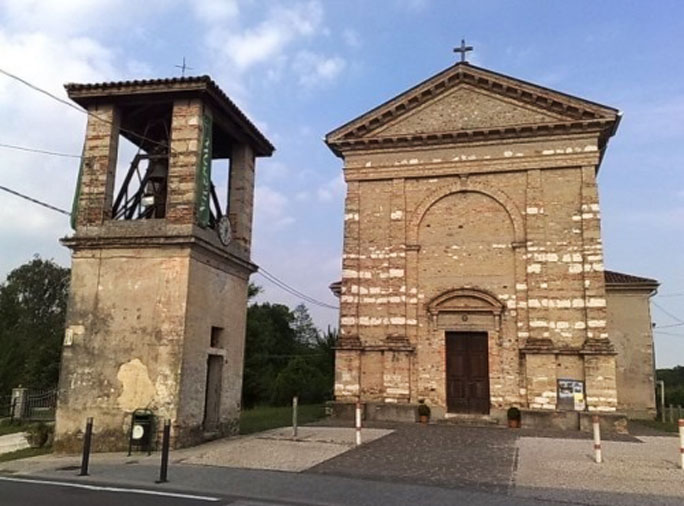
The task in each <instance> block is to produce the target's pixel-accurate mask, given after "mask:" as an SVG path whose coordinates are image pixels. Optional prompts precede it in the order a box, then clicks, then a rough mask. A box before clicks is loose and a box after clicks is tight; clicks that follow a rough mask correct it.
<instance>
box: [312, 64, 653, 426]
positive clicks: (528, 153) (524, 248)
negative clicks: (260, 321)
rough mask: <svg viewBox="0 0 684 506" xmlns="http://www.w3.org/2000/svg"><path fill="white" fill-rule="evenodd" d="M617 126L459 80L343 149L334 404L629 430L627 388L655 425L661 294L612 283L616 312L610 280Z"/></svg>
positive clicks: (575, 102) (346, 132)
mask: <svg viewBox="0 0 684 506" xmlns="http://www.w3.org/2000/svg"><path fill="white" fill-rule="evenodd" d="M619 121H620V114H619V112H618V110H617V109H615V108H612V107H608V106H604V105H600V104H597V103H594V102H590V101H588V100H584V99H580V98H577V97H573V96H569V95H566V94H563V93H559V92H556V91H553V90H550V89H547V88H543V87H540V86H536V85H533V84H530V83H527V82H524V81H521V80H518V79H514V78H511V77H509V76H504V75H501V74H498V73H495V72H492V71H489V70H485V69H482V68H479V67H476V66H474V65H471V64H468V63H465V62H462V63H458V64H456V65H454V66H452V67H449V68H448V69H446V70H445V71H443V72H441V73H439V74H437V75H435V76H433V77H432V78H430V79H428V80H426V81H424V82H423V83H421V84H419V85H417V86H415V87H414V88H412V89H410V90H408V91H407V92H405V93H403V94H401V95H399V96H397V97H395V98H393V99H391V100H389V101H388V102H386V103H384V104H382V105H380V106H379V107H377V108H375V109H373V110H371V111H369V112H368V113H366V114H363V115H362V116H360V117H358V118H356V119H354V120H352V121H351V122H349V123H347V124H345V125H343V126H341V127H340V128H338V129H336V130H334V131H332V132H331V133H329V134H328V135H327V137H326V142H327V144H328V146H329V147H330V148H331V150H332V151H333V152H334V153H335V154H336V155H337V156H339V157H341V158H342V159H343V161H344V175H345V180H346V182H347V195H346V201H345V213H344V220H345V226H344V252H343V260H342V269H343V270H342V280H341V283H340V284H339V286H338V287H337V288H338V290H339V296H340V341H339V344H338V348H337V352H336V378H335V398H336V401H338V402H339V403H347V402H356V401H358V400H360V401H361V402H363V403H366V404H367V405H369V406H370V405H372V406H376V408H377V410H378V412H379V413H381V412H387V413H395V414H397V413H400V412H401V409H402V406H403V407H405V408H407V409H406V410H405V411H406V412H408V411H409V409H408V408H411V409H412V407H414V406H415V405H416V403H418V402H419V401H423V400H424V401H425V402H426V403H427V404H428V405H430V407H431V408H432V413H433V417H442V416H450V415H459V414H471V415H490V416H493V417H503V416H505V410H506V409H507V408H509V407H511V406H517V407H520V408H523V409H525V410H528V411H529V412H530V413H533V412H556V411H559V410H566V409H567V410H570V411H582V412H593V413H614V412H616V411H618V410H619V408H620V407H621V405H620V402H621V400H620V399H621V396H620V388H621V386H620V385H619V383H620V382H622V381H626V382H628V383H629V382H631V383H629V384H630V387H629V388H631V389H632V390H634V391H638V392H639V394H638V395H637V397H639V399H640V400H639V401H638V402H636V403H632V404H633V405H631V407H630V409H632V410H633V411H634V412H635V413H637V412H638V413H639V414H641V415H642V416H649V415H650V413H651V412H652V411H653V410H654V408H655V406H654V399H653V347H652V335H651V330H650V316H649V315H648V298H649V296H650V295H651V294H652V293H653V292H654V290H655V289H656V288H657V282H656V281H654V280H650V279H647V278H637V277H633V276H631V277H630V276H627V277H623V278H620V276H621V275H620V274H619V273H613V274H614V276H613V277H612V278H611V279H609V280H608V285H609V291H610V290H612V292H611V293H614V294H615V295H611V297H613V299H615V300H618V302H617V303H615V304H613V305H612V306H611V308H615V310H614V311H612V312H611V308H609V307H608V302H607V299H608V295H607V289H606V286H607V273H606V271H605V270H604V264H603V246H602V243H601V227H600V223H601V219H600V209H599V198H598V189H597V181H596V177H597V172H598V170H599V166H600V163H601V159H602V157H603V156H604V153H605V150H606V147H607V144H608V141H609V139H610V138H611V137H612V136H613V135H614V134H615V132H616V130H617V127H618V124H619ZM611 280H612V281H611ZM616 280H619V281H616ZM611 287H612V288H611ZM626 294H629V296H632V297H634V298H632V299H628V300H629V301H636V300H637V299H638V301H639V302H635V306H634V307H636V306H638V307H639V308H640V309H639V311H637V313H636V314H638V318H639V325H637V326H636V327H634V326H633V325H631V324H630V325H631V326H629V328H624V325H627V324H626V323H625V322H624V320H623V319H622V317H621V316H620V315H621V314H622V313H621V309H620V308H621V307H622V306H620V304H622V302H619V301H620V300H623V299H620V297H623V298H624V297H625V296H626ZM644 301H645V305H644ZM644 308H645V312H644ZM609 314H610V316H609ZM645 319H648V322H646V321H645ZM609 320H610V321H609ZM632 323H634V322H632ZM612 327H614V328H615V329H619V331H618V332H616V333H615V336H618V337H619V338H620V339H621V342H620V343H616V342H615V341H614V336H613V330H612ZM635 328H638V330H634V329H635ZM637 348H638V349H639V350H640V352H639V353H636V354H631V355H629V357H628V359H625V358H624V357H623V356H621V355H620V356H619V355H618V354H619V353H622V352H624V350H625V349H629V350H633V349H637ZM625 360H628V362H629V363H627V364H625V363H624V361H625ZM644 362H645V363H644ZM634 364H636V365H634ZM630 367H631V368H632V369H630ZM625 371H627V372H625ZM366 413H367V415H368V413H369V411H368V409H367V411H366Z"/></svg>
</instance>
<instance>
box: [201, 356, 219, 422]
mask: <svg viewBox="0 0 684 506" xmlns="http://www.w3.org/2000/svg"><path fill="white" fill-rule="evenodd" d="M222 380H223V357H222V356H221V355H209V357H208V358H207V384H206V391H205V399H204V423H203V425H204V430H205V431H207V432H213V431H216V430H218V424H219V420H220V418H221V387H222V382H223V381H222Z"/></svg>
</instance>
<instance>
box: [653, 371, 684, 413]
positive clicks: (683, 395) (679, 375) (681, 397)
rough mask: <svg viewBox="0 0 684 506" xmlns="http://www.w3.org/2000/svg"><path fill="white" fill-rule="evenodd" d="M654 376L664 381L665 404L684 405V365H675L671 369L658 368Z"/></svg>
mask: <svg viewBox="0 0 684 506" xmlns="http://www.w3.org/2000/svg"><path fill="white" fill-rule="evenodd" d="M656 377H657V378H658V380H659V381H664V382H665V404H666V405H668V406H669V405H673V406H684V366H681V365H676V366H674V367H673V368H672V369H658V370H657V371H656Z"/></svg>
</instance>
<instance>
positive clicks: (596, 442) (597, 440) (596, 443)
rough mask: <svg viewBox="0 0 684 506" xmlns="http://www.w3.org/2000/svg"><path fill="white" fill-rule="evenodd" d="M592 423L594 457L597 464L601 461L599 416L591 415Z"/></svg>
mask: <svg viewBox="0 0 684 506" xmlns="http://www.w3.org/2000/svg"><path fill="white" fill-rule="evenodd" d="M591 421H592V423H593V425H594V459H595V460H596V463H597V464H600V463H601V462H602V458H601V427H600V426H599V417H598V416H596V415H594V416H592V417H591Z"/></svg>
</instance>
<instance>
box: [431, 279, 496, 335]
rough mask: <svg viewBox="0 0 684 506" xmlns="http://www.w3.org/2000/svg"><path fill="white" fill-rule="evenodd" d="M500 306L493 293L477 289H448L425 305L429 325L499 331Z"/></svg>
mask: <svg viewBox="0 0 684 506" xmlns="http://www.w3.org/2000/svg"><path fill="white" fill-rule="evenodd" d="M503 311H504V305H503V304H502V303H501V301H500V300H499V299H498V298H497V297H495V296H494V295H493V294H491V293H489V292H488V291H486V290H482V289H479V288H458V289H455V290H448V291H446V292H443V293H441V294H440V295H438V296H436V297H434V298H433V299H432V300H430V302H428V303H427V313H428V315H429V317H430V320H431V321H432V323H433V325H436V326H437V327H443V326H447V327H450V328H455V325H456V326H458V327H463V328H466V329H467V328H471V329H475V328H479V329H480V330H492V331H496V332H498V331H500V329H501V314H502V313H503Z"/></svg>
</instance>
